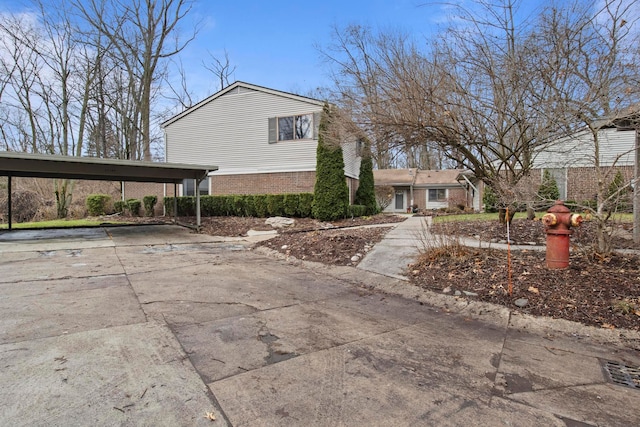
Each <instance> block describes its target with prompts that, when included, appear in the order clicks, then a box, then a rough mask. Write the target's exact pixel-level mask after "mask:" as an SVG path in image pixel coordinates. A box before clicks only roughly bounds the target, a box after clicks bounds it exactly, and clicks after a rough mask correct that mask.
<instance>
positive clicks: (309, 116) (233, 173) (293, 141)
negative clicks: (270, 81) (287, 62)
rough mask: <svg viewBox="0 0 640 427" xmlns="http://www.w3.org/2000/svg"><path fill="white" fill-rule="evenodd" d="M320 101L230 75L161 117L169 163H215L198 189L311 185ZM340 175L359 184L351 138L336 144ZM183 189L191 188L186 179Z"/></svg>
mask: <svg viewBox="0 0 640 427" xmlns="http://www.w3.org/2000/svg"><path fill="white" fill-rule="evenodd" d="M323 104H324V102H323V101H321V100H317V99H312V98H307V97H304V96H299V95H294V94H291V93H287V92H282V91H278V90H273V89H268V88H265V87H261V86H256V85H253V84H249V83H243V82H235V83H233V84H232V85H230V86H228V87H226V88H225V89H223V90H221V91H219V92H217V93H215V94H214V95H211V96H210V97H208V98H206V99H205V100H203V101H201V102H199V103H198V104H196V105H194V106H193V107H191V108H189V109H187V110H186V111H184V112H182V113H180V114H178V115H176V116H174V117H172V118H171V119H169V120H167V121H166V122H164V123H162V128H163V129H164V135H165V153H166V160H167V162H172V163H189V164H203V165H207V164H215V165H218V167H219V169H218V171H216V172H214V173H211V174H210V176H209V179H208V180H205V181H203V182H202V183H201V187H200V190H201V193H200V194H214V195H218V194H276V193H281V194H282V193H303V192H313V189H314V185H315V180H316V150H317V146H318V125H319V122H320V115H321V112H322V107H323ZM342 148H343V154H344V162H345V168H344V173H345V179H346V180H347V183H348V185H349V188H350V190H351V191H350V192H351V195H352V200H353V195H354V194H355V190H356V188H357V181H358V175H359V170H360V157H359V156H358V153H357V151H356V150H357V143H356V142H355V141H354V142H345V143H343V144H342ZM180 191H181V194H182V195H191V194H193V193H194V183H193V182H184V184H183V185H182V189H181V190H180Z"/></svg>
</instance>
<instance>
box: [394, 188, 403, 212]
mask: <svg viewBox="0 0 640 427" xmlns="http://www.w3.org/2000/svg"><path fill="white" fill-rule="evenodd" d="M395 209H396V210H397V211H404V191H396V206H395Z"/></svg>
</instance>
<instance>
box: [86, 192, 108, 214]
mask: <svg viewBox="0 0 640 427" xmlns="http://www.w3.org/2000/svg"><path fill="white" fill-rule="evenodd" d="M110 201H111V196H110V195H108V194H89V195H88V196H87V199H86V202H85V204H86V206H87V212H88V213H89V215H91V216H100V215H104V214H105V213H106V208H107V204H108V203H109V202H110Z"/></svg>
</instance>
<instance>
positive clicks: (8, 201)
mask: <svg viewBox="0 0 640 427" xmlns="http://www.w3.org/2000/svg"><path fill="white" fill-rule="evenodd" d="M7 191H8V192H9V194H8V195H7V208H8V210H9V212H8V213H9V230H11V175H8V176H7Z"/></svg>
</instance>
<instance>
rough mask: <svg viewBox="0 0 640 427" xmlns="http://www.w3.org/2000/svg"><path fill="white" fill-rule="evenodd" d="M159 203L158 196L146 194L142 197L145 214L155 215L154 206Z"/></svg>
mask: <svg viewBox="0 0 640 427" xmlns="http://www.w3.org/2000/svg"><path fill="white" fill-rule="evenodd" d="M156 203H158V196H144V197H143V198H142V204H143V205H144V214H145V215H146V216H153V208H154V207H155V205H156Z"/></svg>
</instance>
